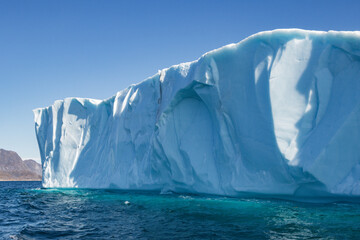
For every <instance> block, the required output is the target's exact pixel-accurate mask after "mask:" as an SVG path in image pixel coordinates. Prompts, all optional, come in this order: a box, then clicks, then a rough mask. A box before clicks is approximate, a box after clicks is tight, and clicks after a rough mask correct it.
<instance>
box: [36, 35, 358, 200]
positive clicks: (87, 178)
mask: <svg viewBox="0 0 360 240" xmlns="http://www.w3.org/2000/svg"><path fill="white" fill-rule="evenodd" d="M34 113H35V128H36V135H37V140H38V143H39V148H40V154H41V159H42V165H43V186H44V187H82V188H85V187H86V188H88V187H90V188H121V189H148V190H160V191H165V192H166V191H175V192H195V193H210V194H220V195H232V196H237V195H239V194H241V193H244V192H253V193H265V194H266V193H268V194H288V195H314V194H315V195H323V194H327V193H331V194H340V195H360V32H334V31H330V32H317V31H304V30H296V29H290V30H275V31H268V32H261V33H258V34H255V35H253V36H251V37H249V38H247V39H245V40H243V41H241V42H239V43H237V44H230V45H227V46H225V47H222V48H220V49H217V50H214V51H211V52H208V53H206V54H205V55H203V56H202V57H201V58H200V59H198V60H196V61H194V62H190V63H183V64H180V65H176V66H172V67H170V68H168V69H164V70H162V71H159V73H158V74H156V75H154V76H153V77H151V78H148V79H146V80H145V81H143V82H141V83H139V84H136V85H132V86H130V87H129V88H127V89H125V90H123V91H120V92H118V93H117V94H116V96H114V97H112V98H109V99H106V100H103V101H101V100H92V99H79V98H66V99H65V100H62V101H56V102H55V103H54V105H52V106H50V107H47V108H41V109H36V110H34Z"/></svg>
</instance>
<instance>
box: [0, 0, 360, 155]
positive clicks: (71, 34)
mask: <svg viewBox="0 0 360 240" xmlns="http://www.w3.org/2000/svg"><path fill="white" fill-rule="evenodd" d="M276 28H303V29H314V30H360V1H357V0H353V1H348V0H341V1H331V0H328V1H324V0H311V1H310V0H301V1H295V0H293V1H292V0H286V1H276V0H272V1H268V0H263V1H258V0H248V1H245V0H243V1H241V0H238V1H235V0H234V1H227V0H222V1H220V0H218V1H205V0H204V1H199V0H192V1H190V0H187V1H185V0H177V1H171V0H164V1H157V0H156V1H150V0H144V1H137V0H132V1H130V0H129V1H125V0H124V1H120V0H119V1H109V0H107V1H100V0H99V1H90V0H86V1H85V0H84V1H81V0H76V1H73V0H64V1H58V0H51V1H50V0H34V1H28V0H24V1H19V0H6V1H5V0H0V148H4V149H8V150H14V151H16V152H18V153H19V154H20V156H21V157H22V158H33V159H39V153H38V147H37V142H36V137H35V132H34V122H33V114H32V109H34V108H38V107H45V106H49V105H51V104H52V103H53V102H54V101H55V100H57V99H63V98H65V97H90V98H98V99H103V98H108V97H110V96H112V95H114V94H115V93H116V92H117V91H119V90H121V89H123V88H125V87H127V86H128V85H130V84H132V83H136V82H139V81H142V80H143V79H145V78H147V77H149V76H151V75H153V74H155V73H156V72H157V70H159V69H162V68H165V67H169V66H171V65H174V64H178V63H181V62H187V61H192V60H195V59H197V58H198V57H200V56H201V55H202V54H203V53H205V52H207V51H209V50H212V49H215V48H218V47H221V46H223V45H226V44H229V43H233V42H239V41H240V40H242V39H243V38H245V37H247V36H249V35H251V34H254V33H256V32H259V31H264V30H272V29H276Z"/></svg>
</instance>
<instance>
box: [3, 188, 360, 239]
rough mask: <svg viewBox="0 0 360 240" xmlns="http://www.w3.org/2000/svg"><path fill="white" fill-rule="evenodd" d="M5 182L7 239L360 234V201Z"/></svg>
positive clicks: (335, 236) (342, 236)
mask: <svg viewBox="0 0 360 240" xmlns="http://www.w3.org/2000/svg"><path fill="white" fill-rule="evenodd" d="M40 187H41V184H40V182H0V216H1V217H0V238H1V239H108V238H112V239H342V240H343V239H360V225H359V223H360V204H359V203H358V202H345V201H329V202H318V203H305V202H296V201H287V200H277V199H259V198H242V199H236V198H225V197H213V196H191V195H176V194H170V195H160V194H158V193H149V192H131V191H119V190H92V189H83V190H79V189H64V190H60V189H41V188H40Z"/></svg>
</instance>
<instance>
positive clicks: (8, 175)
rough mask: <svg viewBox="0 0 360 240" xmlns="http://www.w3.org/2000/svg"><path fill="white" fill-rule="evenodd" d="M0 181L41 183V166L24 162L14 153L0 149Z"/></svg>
mask: <svg viewBox="0 0 360 240" xmlns="http://www.w3.org/2000/svg"><path fill="white" fill-rule="evenodd" d="M0 181H41V165H40V164H39V163H37V162H35V161H34V160H31V159H29V160H25V161H23V160H22V159H21V158H20V156H19V155H18V154H17V153H16V152H14V151H7V150H4V149H0Z"/></svg>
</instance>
